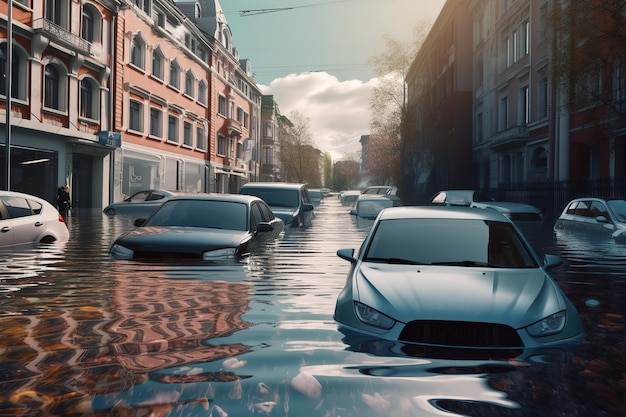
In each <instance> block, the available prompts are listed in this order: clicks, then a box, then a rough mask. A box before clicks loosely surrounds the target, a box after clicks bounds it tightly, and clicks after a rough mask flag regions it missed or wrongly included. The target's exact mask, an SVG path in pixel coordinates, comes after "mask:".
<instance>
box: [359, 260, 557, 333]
mask: <svg viewBox="0 0 626 417" xmlns="http://www.w3.org/2000/svg"><path fill="white" fill-rule="evenodd" d="M356 274H357V276H356V287H357V290H356V291H357V293H358V295H357V294H355V296H356V299H357V300H359V301H361V302H362V303H364V304H367V305H369V306H371V307H373V308H375V309H376V310H378V311H380V312H382V313H385V314H387V315H389V316H391V317H393V318H394V319H396V320H399V321H402V322H405V323H406V322H409V321H411V320H452V321H473V322H490V323H501V324H506V325H509V326H511V327H513V328H516V329H517V328H521V327H524V326H527V325H529V324H532V323H534V322H536V321H538V320H541V319H542V318H544V317H546V316H548V315H550V314H553V313H555V312H557V311H560V310H563V309H565V302H564V299H563V297H562V295H561V293H560V291H559V290H558V288H557V287H556V284H554V282H553V281H552V280H551V279H548V278H547V277H546V276H545V275H544V272H543V271H542V270H541V269H539V268H536V269H494V268H467V267H455V266H454V267H452V266H450V267H448V266H446V267H442V266H428V265H424V266H422V265H420V266H414V265H381V264H369V263H368V264H362V266H361V268H360V270H359V271H358V272H356Z"/></svg>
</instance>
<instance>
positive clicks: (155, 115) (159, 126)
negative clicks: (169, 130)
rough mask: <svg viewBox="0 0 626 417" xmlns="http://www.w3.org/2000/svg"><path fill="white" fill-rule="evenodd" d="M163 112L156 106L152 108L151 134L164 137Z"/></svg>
mask: <svg viewBox="0 0 626 417" xmlns="http://www.w3.org/2000/svg"><path fill="white" fill-rule="evenodd" d="M162 117H163V112H162V111H161V109H157V108H156V107H152V108H150V136H154V137H157V138H161V137H163V122H162Z"/></svg>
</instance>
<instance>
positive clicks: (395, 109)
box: [366, 22, 430, 183]
mask: <svg viewBox="0 0 626 417" xmlns="http://www.w3.org/2000/svg"><path fill="white" fill-rule="evenodd" d="M429 29H430V24H429V23H427V22H420V23H419V24H418V25H417V26H416V27H415V28H414V40H413V41H411V42H402V41H398V40H395V39H392V38H390V37H389V36H387V35H385V36H384V39H385V43H386V49H385V51H384V52H383V53H382V54H380V55H377V56H375V57H373V58H372V63H373V65H374V68H375V72H376V74H377V76H378V84H377V86H376V87H374V89H373V91H372V95H371V97H370V113H371V120H370V134H371V140H370V142H371V143H370V144H369V145H370V147H369V150H368V158H369V155H376V156H377V157H378V156H380V158H377V159H379V161H378V162H380V163H377V164H375V168H374V167H371V168H370V167H366V170H370V169H372V170H373V171H372V172H371V173H368V174H369V175H370V176H371V177H372V178H374V177H379V178H385V177H386V178H392V181H393V182H394V183H399V182H400V181H401V178H400V175H401V170H400V160H401V158H400V157H401V155H400V150H401V149H402V144H401V143H400V141H401V133H402V121H403V119H404V110H405V88H404V79H405V76H406V74H407V71H408V70H409V67H410V65H411V63H412V62H413V59H414V58H415V55H416V54H417V51H418V50H419V48H420V47H421V45H422V43H423V42H424V40H425V39H426V36H427V35H428V31H429ZM383 156H384V157H383ZM381 160H382V161H384V162H382V161H381ZM381 170H386V171H387V172H386V173H383V172H382V171H381Z"/></svg>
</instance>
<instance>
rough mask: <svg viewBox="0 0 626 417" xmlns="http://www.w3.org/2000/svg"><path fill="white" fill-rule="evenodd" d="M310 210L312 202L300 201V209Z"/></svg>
mask: <svg viewBox="0 0 626 417" xmlns="http://www.w3.org/2000/svg"><path fill="white" fill-rule="evenodd" d="M311 210H313V204H311V203H302V211H311Z"/></svg>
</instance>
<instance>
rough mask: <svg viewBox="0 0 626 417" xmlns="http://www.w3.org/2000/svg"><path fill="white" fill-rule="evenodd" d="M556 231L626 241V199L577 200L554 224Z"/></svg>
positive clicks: (590, 198)
mask: <svg viewBox="0 0 626 417" xmlns="http://www.w3.org/2000/svg"><path fill="white" fill-rule="evenodd" d="M554 230H555V231H565V232H576V233H582V234H588V235H590V236H606V237H608V236H611V237H612V238H613V239H615V240H617V241H622V242H624V241H626V197H608V198H593V197H585V198H576V199H574V200H572V201H570V202H569V203H568V204H567V205H566V206H565V208H564V209H563V212H562V213H561V215H560V216H559V218H558V219H557V220H556V222H555V224H554Z"/></svg>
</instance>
